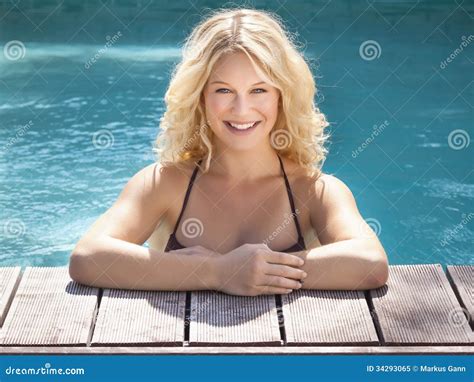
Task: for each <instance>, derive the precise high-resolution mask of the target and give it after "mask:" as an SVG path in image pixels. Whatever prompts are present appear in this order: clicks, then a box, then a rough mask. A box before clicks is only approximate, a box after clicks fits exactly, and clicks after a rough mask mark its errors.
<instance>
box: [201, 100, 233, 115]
mask: <svg viewBox="0 0 474 382" xmlns="http://www.w3.org/2000/svg"><path fill="white" fill-rule="evenodd" d="M224 98H225V97H213V96H210V97H208V98H207V100H206V109H207V110H208V111H209V112H210V114H211V115H213V116H216V115H217V114H220V113H221V112H222V111H224V110H225V109H226V104H228V101H227V102H226V101H225V99H224ZM211 118H212V117H211Z"/></svg>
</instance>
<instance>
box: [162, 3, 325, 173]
mask: <svg viewBox="0 0 474 382" xmlns="http://www.w3.org/2000/svg"><path fill="white" fill-rule="evenodd" d="M236 52H244V53H245V54H246V55H247V56H248V57H249V59H250V60H251V62H252V64H253V65H254V67H256V68H258V69H260V70H259V72H261V73H263V75H264V77H265V78H266V81H267V82H268V83H270V84H271V85H272V86H274V87H276V88H277V89H278V90H279V91H280V95H281V103H280V104H279V107H278V116H277V119H276V122H275V125H274V126H273V128H272V131H271V133H270V138H271V139H272V146H273V147H274V148H275V150H276V151H277V152H278V153H279V154H280V155H282V156H284V157H288V158H290V159H291V160H294V161H295V162H297V163H298V164H299V165H300V166H302V167H304V168H305V169H306V170H307V171H308V172H309V173H310V174H315V173H319V172H320V169H321V167H322V165H323V163H324V160H325V158H326V154H327V149H326V148H325V147H324V144H325V141H326V140H327V138H328V135H326V133H325V128H326V127H327V126H328V125H329V124H328V122H327V121H326V118H325V116H324V114H322V113H321V112H320V111H319V108H318V107H317V106H316V105H315V101H314V98H315V95H316V84H315V80H314V78H313V75H312V73H311V70H310V67H309V65H308V64H307V62H306V61H305V58H304V56H303V54H302V53H300V52H299V51H298V48H297V46H296V44H295V42H294V39H293V37H292V35H291V34H290V33H289V32H288V31H287V30H286V29H285V27H284V25H283V23H282V21H281V20H280V18H279V16H277V15H275V14H273V13H270V12H268V11H262V10H255V9H242V8H238V9H219V10H214V11H212V12H211V14H210V15H209V16H208V17H207V18H205V19H204V20H202V21H201V22H200V23H199V24H198V25H197V26H196V27H195V28H194V29H193V31H192V32H191V34H190V35H189V36H188V37H187V39H186V40H185V42H184V46H183V50H182V60H181V61H180V62H179V63H178V64H177V65H176V67H175V68H174V70H173V73H172V76H171V81H170V84H169V87H168V89H167V91H166V94H165V103H166V111H165V113H164V115H163V116H162V118H161V119H160V132H159V134H158V136H157V138H156V141H155V144H154V149H153V151H154V152H155V154H156V158H157V160H158V161H159V162H160V163H162V164H164V163H166V162H168V163H170V162H171V163H173V164H176V165H179V164H180V163H181V162H184V161H188V160H194V161H197V160H198V159H204V167H203V168H202V170H203V171H204V172H207V171H208V170H209V164H210V160H211V157H212V149H213V144H212V142H213V135H214V133H213V132H212V130H211V129H210V128H208V126H207V124H206V116H205V111H204V109H203V106H202V104H201V102H200V100H201V97H202V92H203V89H204V87H205V85H206V82H207V80H208V78H209V76H210V73H211V71H212V69H213V67H214V65H215V63H216V62H217V60H218V59H219V58H220V57H222V56H223V55H225V54H228V53H236ZM255 65H256V66H255Z"/></svg>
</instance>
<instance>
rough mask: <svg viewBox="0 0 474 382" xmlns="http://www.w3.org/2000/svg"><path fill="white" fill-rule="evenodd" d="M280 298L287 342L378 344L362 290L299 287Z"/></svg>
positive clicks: (305, 343) (295, 343)
mask: <svg viewBox="0 0 474 382" xmlns="http://www.w3.org/2000/svg"><path fill="white" fill-rule="evenodd" d="M281 297H282V310H283V319H284V325H285V333H286V344H287V345H310V344H313V345H316V344H328V345H329V344H338V345H344V344H359V345H362V344H365V345H369V344H378V338H377V332H376V330H375V326H374V324H373V321H372V317H371V315H370V311H369V307H368V305H367V302H366V300H365V296H364V292H362V291H333V290H310V289H303V290H301V289H300V290H295V291H293V292H292V293H290V294H288V295H282V296H281Z"/></svg>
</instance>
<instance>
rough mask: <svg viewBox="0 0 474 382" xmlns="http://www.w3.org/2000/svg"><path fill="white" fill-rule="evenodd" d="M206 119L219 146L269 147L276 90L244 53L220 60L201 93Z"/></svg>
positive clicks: (275, 109) (239, 147) (274, 116)
mask: <svg viewBox="0 0 474 382" xmlns="http://www.w3.org/2000/svg"><path fill="white" fill-rule="evenodd" d="M203 95H204V103H205V110H206V117H207V120H208V121H209V124H210V127H211V129H212V131H213V132H214V134H215V136H216V137H217V139H218V141H219V142H217V143H218V144H223V145H224V146H225V147H227V148H232V149H236V150H249V149H253V148H257V147H259V146H261V145H265V144H267V145H268V144H269V139H268V136H269V134H270V131H271V129H272V127H273V125H274V124H275V122H276V120H277V116H278V99H279V90H278V89H277V88H275V87H273V86H272V85H270V84H268V83H266V82H265V80H264V77H263V76H261V75H259V74H258V73H257V71H256V70H255V68H254V66H253V65H252V62H251V61H250V59H249V58H248V57H247V55H246V54H245V53H243V52H239V53H231V54H227V55H225V56H223V57H221V58H220V59H219V60H218V61H217V62H216V64H215V66H214V68H213V70H212V73H211V75H210V77H209V79H208V81H207V83H206V86H205V87H204V90H203Z"/></svg>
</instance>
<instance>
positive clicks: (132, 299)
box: [91, 289, 186, 346]
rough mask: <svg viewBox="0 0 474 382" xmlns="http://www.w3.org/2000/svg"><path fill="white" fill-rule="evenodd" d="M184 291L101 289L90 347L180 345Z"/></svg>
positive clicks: (181, 340) (182, 338)
mask: <svg viewBox="0 0 474 382" xmlns="http://www.w3.org/2000/svg"><path fill="white" fill-rule="evenodd" d="M185 303H186V292H156V291H136V290H122V289H105V290H104V295H103V297H102V300H101V303H100V307H99V314H98V317H97V323H96V327H95V330H94V335H93V337H92V342H91V345H93V346H98V345H103V344H150V343H153V344H155V345H161V346H173V345H182V344H183V341H184V310H185Z"/></svg>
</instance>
